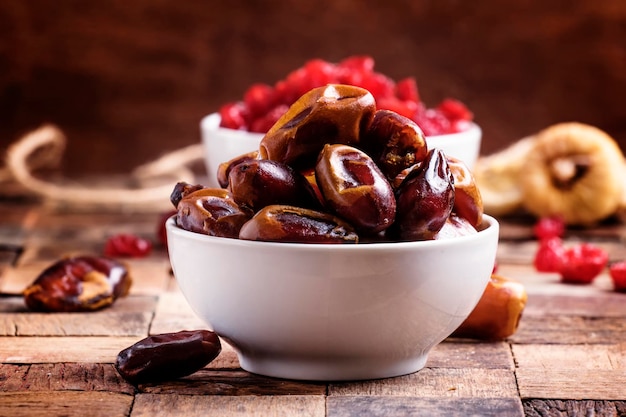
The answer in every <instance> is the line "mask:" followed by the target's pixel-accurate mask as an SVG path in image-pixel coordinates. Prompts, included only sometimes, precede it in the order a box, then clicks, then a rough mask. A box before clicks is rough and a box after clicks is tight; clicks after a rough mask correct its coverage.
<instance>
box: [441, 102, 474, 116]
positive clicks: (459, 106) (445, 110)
mask: <svg viewBox="0 0 626 417" xmlns="http://www.w3.org/2000/svg"><path fill="white" fill-rule="evenodd" d="M437 110H438V111H439V112H441V114H443V115H444V116H445V117H446V118H447V119H448V120H472V118H473V117H474V115H473V114H472V112H471V111H469V109H468V108H467V107H466V106H465V104H463V103H461V102H460V101H459V100H455V99H452V98H447V99H445V100H443V101H442V102H441V103H439V105H438V106H437Z"/></svg>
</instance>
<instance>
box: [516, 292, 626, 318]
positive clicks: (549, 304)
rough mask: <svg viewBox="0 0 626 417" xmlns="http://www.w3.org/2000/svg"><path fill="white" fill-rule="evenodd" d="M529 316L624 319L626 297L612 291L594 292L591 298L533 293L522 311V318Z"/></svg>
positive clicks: (587, 296) (625, 316) (625, 314)
mask: <svg viewBox="0 0 626 417" xmlns="http://www.w3.org/2000/svg"><path fill="white" fill-rule="evenodd" d="M531 315H532V316H537V317H544V318H545V317H550V316H561V315H570V316H580V317H624V318H626V296H625V295H624V294H621V293H618V292H614V291H603V292H601V293H599V294H598V293H595V292H594V294H593V296H589V295H586V296H571V295H565V294H537V293H533V294H531V295H530V296H529V298H528V303H527V304H526V308H525V309H524V317H528V316H531Z"/></svg>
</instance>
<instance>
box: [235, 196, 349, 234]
mask: <svg viewBox="0 0 626 417" xmlns="http://www.w3.org/2000/svg"><path fill="white" fill-rule="evenodd" d="M239 238H240V239H246V240H263V241H269V242H290V243H357V242H358V241H359V237H358V235H357V234H356V232H355V231H354V229H353V227H352V226H351V225H350V224H348V223H346V222H345V221H343V220H342V219H340V218H338V217H336V216H333V215H331V214H328V213H324V212H320V211H315V210H309V209H303V208H301V207H293V206H283V205H272V206H267V207H265V208H263V209H261V210H260V211H259V212H258V213H256V214H255V215H254V217H253V218H252V219H250V221H248V222H247V223H246V224H244V225H243V227H242V228H241V232H240V233H239Z"/></svg>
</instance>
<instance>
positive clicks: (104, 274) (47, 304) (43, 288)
mask: <svg viewBox="0 0 626 417" xmlns="http://www.w3.org/2000/svg"><path fill="white" fill-rule="evenodd" d="M131 284H132V279H131V276H130V274H129V271H128V268H127V267H126V266H125V265H124V264H122V263H120V262H118V261H116V260H114V259H110V258H105V257H98V256H88V255H84V256H75V257H68V258H65V259H61V260H60V261H57V262H55V263H54V264H52V265H50V266H49V267H48V268H46V269H45V270H44V271H43V272H41V273H40V274H39V276H38V277H37V279H35V281H34V282H33V283H32V284H30V285H29V286H28V287H27V288H26V289H25V290H24V301H25V303H26V306H27V307H28V308H29V309H31V310H34V311H48V312H76V311H93V310H100V309H102V308H104V307H108V306H110V305H111V304H113V303H114V302H115V300H117V299H118V298H119V297H124V296H126V295H127V294H128V291H129V290H130V287H131Z"/></svg>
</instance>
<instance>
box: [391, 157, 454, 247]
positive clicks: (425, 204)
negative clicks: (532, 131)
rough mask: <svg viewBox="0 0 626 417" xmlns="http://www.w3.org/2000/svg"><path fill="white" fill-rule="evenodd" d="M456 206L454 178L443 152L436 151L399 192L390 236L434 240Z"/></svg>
mask: <svg viewBox="0 0 626 417" xmlns="http://www.w3.org/2000/svg"><path fill="white" fill-rule="evenodd" d="M453 206H454V178H453V177H452V173H451V172H450V169H449V167H448V162H447V159H446V157H445V155H444V154H443V152H442V151H441V150H439V149H432V150H431V151H429V153H428V155H427V156H426V159H425V160H424V162H422V163H421V164H420V166H419V167H418V168H417V169H414V170H412V171H411V172H410V173H409V174H408V175H407V176H406V178H405V179H404V181H403V182H402V184H400V187H399V188H398V190H397V191H396V221H395V223H394V224H393V225H392V226H391V227H390V228H389V229H387V231H388V232H389V233H388V235H389V236H390V237H392V238H397V239H399V240H427V239H432V238H433V236H435V234H436V233H437V232H439V230H440V229H441V228H442V227H443V226H444V224H445V223H446V220H447V219H448V217H450V213H452V208H453Z"/></svg>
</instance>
